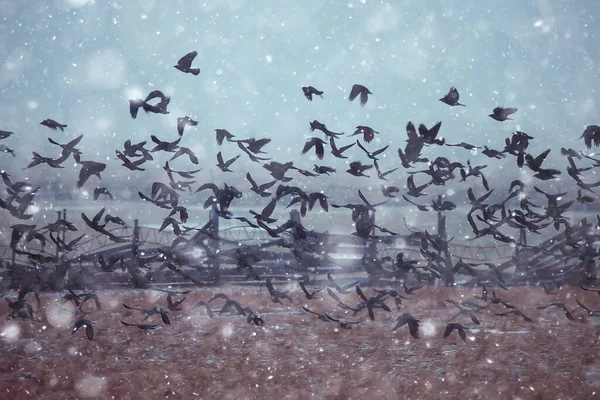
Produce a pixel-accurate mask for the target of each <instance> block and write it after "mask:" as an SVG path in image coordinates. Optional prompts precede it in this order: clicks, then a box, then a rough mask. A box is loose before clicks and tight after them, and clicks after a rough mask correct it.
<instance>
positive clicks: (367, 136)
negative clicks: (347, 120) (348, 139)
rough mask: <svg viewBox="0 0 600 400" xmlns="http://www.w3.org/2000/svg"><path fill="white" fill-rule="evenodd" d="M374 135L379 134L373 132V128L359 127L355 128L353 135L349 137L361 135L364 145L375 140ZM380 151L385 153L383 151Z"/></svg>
mask: <svg viewBox="0 0 600 400" xmlns="http://www.w3.org/2000/svg"><path fill="white" fill-rule="evenodd" d="M376 133H377V134H379V132H377V131H376V130H374V129H373V128H371V127H369V126H364V125H359V126H357V127H356V130H355V131H354V133H353V134H352V135H350V136H356V135H363V140H364V141H365V142H366V143H371V141H372V140H373V139H375V134H376ZM386 148H387V147H386ZM363 150H364V148H363ZM365 151H366V150H365ZM382 151H385V149H384V150H382ZM378 154H379V153H378ZM369 158H371V157H369Z"/></svg>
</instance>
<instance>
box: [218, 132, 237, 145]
mask: <svg viewBox="0 0 600 400" xmlns="http://www.w3.org/2000/svg"><path fill="white" fill-rule="evenodd" d="M215 132H216V133H217V144H218V145H219V146H220V145H222V144H223V140H225V139H227V141H228V142H231V139H233V138H234V137H235V135H232V134H231V133H229V131H227V130H226V129H215Z"/></svg>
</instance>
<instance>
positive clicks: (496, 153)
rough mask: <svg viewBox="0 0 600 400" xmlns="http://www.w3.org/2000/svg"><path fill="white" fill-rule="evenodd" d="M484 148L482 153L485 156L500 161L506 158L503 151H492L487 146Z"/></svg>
mask: <svg viewBox="0 0 600 400" xmlns="http://www.w3.org/2000/svg"><path fill="white" fill-rule="evenodd" d="M483 148H484V150H483V151H482V152H481V153H483V154H485V155H486V156H488V157H489V158H496V159H498V160H500V159H502V158H504V157H506V156H505V155H504V153H502V152H501V151H498V150H494V149H490V148H488V147H487V146H483Z"/></svg>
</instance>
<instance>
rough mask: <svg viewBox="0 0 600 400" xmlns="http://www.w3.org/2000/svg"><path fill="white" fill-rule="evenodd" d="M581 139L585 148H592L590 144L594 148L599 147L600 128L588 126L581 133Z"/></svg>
mask: <svg viewBox="0 0 600 400" xmlns="http://www.w3.org/2000/svg"><path fill="white" fill-rule="evenodd" d="M581 138H583V141H584V142H585V147H587V148H588V149H591V148H592V142H593V143H594V146H596V147H598V146H600V126H598V125H588V126H587V127H586V128H585V130H584V131H583V134H582V135H581V137H580V139H581Z"/></svg>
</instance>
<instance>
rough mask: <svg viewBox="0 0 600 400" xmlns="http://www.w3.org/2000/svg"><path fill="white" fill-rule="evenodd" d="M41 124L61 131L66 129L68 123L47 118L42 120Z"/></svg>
mask: <svg viewBox="0 0 600 400" xmlns="http://www.w3.org/2000/svg"><path fill="white" fill-rule="evenodd" d="M40 125H44V126H47V127H48V128H50V129H53V130H57V129H60V130H61V131H64V130H65V128H66V127H67V125H63V124H60V123H58V122H56V121H55V120H53V119H45V120H43V121H42V122H40Z"/></svg>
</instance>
